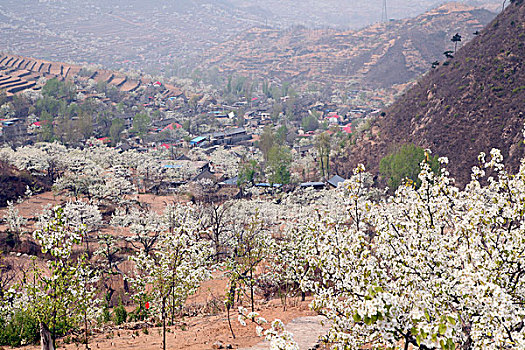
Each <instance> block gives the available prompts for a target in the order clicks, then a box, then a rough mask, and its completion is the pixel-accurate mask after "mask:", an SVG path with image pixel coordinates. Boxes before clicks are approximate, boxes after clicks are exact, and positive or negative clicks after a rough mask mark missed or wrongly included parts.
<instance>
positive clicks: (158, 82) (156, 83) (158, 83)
mask: <svg viewBox="0 0 525 350" xmlns="http://www.w3.org/2000/svg"><path fill="white" fill-rule="evenodd" d="M153 85H162V83H161V82H160V81H156V82H154V83H153Z"/></svg>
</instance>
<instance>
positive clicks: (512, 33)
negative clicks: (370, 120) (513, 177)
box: [346, 1, 525, 184]
mask: <svg viewBox="0 0 525 350" xmlns="http://www.w3.org/2000/svg"><path fill="white" fill-rule="evenodd" d="M524 57H525V3H524V2H523V1H515V2H514V3H513V4H511V5H510V6H509V7H508V8H507V9H506V10H505V11H504V12H503V13H502V14H500V15H498V17H497V18H496V19H495V20H494V21H492V22H491V23H490V24H489V25H488V26H487V27H486V28H485V29H484V30H483V31H481V34H480V35H479V36H478V37H476V38H475V39H473V40H472V41H471V42H470V43H469V44H467V45H465V46H464V47H463V48H462V49H461V50H459V51H458V52H457V54H456V56H455V58H454V59H452V60H451V61H450V62H449V64H448V65H446V66H443V65H441V66H440V67H439V68H438V69H435V70H432V71H431V72H430V73H429V74H427V75H426V76H425V77H423V78H422V79H421V80H420V81H419V82H418V83H417V85H416V86H414V87H413V88H411V89H410V90H409V91H407V92H406V93H405V94H404V95H403V96H402V97H401V98H400V99H399V100H398V101H397V102H396V103H395V104H393V105H392V106H391V107H390V108H388V109H387V110H385V113H386V114H385V115H384V116H383V117H381V118H380V119H378V120H377V121H376V125H375V126H373V127H372V129H371V131H372V133H371V136H370V137H367V138H365V139H364V140H362V141H360V142H359V143H358V144H357V145H356V146H355V147H354V148H353V149H352V152H351V155H350V156H349V159H347V161H348V162H347V163H346V165H347V170H349V169H350V168H352V167H353V166H355V164H357V163H358V162H364V163H365V164H366V165H367V168H368V169H370V170H371V171H372V172H377V170H378V164H379V161H380V159H381V157H383V156H384V155H386V154H387V153H388V152H389V151H390V150H392V149H393V147H395V146H396V145H399V144H403V143H408V142H411V143H415V144H417V145H420V146H422V147H428V148H430V149H432V151H433V152H434V153H437V154H438V155H440V156H447V157H448V158H449V160H450V165H449V170H450V172H451V174H452V175H453V176H454V177H456V179H457V181H458V183H459V184H465V183H466V182H467V181H468V180H469V179H470V168H471V167H472V166H473V165H475V163H476V159H477V155H478V154H479V152H482V151H483V152H485V153H488V152H489V151H490V150H491V148H493V147H496V148H499V149H500V150H501V151H502V154H503V156H504V157H505V163H506V165H507V166H508V167H509V169H511V170H516V169H517V167H518V166H519V161H520V158H521V157H523V154H524V149H523V142H522V140H523V136H522V129H523V124H524V121H525V118H524V113H525V71H524V70H523V60H524Z"/></svg>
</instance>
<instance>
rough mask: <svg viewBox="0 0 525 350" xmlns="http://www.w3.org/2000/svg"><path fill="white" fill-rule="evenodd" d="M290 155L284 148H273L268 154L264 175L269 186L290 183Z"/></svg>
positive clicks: (286, 148)
mask: <svg viewBox="0 0 525 350" xmlns="http://www.w3.org/2000/svg"><path fill="white" fill-rule="evenodd" d="M291 162H292V154H291V152H290V149H289V148H288V147H286V146H279V145H275V146H273V147H272V148H271V149H270V150H269V152H268V161H267V162H266V174H267V178H268V182H270V184H283V185H284V184H288V183H290V164H291Z"/></svg>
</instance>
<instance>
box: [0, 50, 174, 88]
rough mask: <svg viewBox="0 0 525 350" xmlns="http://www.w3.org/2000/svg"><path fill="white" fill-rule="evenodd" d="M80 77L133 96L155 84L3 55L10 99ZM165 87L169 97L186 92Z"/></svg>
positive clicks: (2, 74)
mask: <svg viewBox="0 0 525 350" xmlns="http://www.w3.org/2000/svg"><path fill="white" fill-rule="evenodd" d="M80 76H82V77H83V78H84V79H93V80H95V81H96V82H105V83H107V84H109V85H111V86H114V87H116V88H117V89H118V90H120V91H122V92H133V91H136V90H137V89H139V88H140V87H141V86H144V85H146V84H148V83H151V82H150V81H146V80H139V79H135V80H133V79H129V78H128V77H127V76H125V75H124V74H122V73H119V72H114V71H110V70H104V69H97V70H90V71H87V70H86V71H83V70H82V67H81V66H78V65H73V64H68V63H62V62H51V61H46V60H39V59H35V58H30V57H22V56H16V55H7V54H2V53H0V90H4V91H5V92H6V93H7V94H8V95H13V94H16V93H18V92H20V91H24V90H28V89H34V90H37V89H39V88H40V86H39V85H38V84H37V82H38V80H39V79H40V78H47V79H51V78H58V79H60V80H64V79H70V80H71V79H74V78H78V77H80ZM164 86H165V88H166V90H165V97H170V96H179V95H181V94H182V91H180V89H178V88H176V87H174V86H171V85H164Z"/></svg>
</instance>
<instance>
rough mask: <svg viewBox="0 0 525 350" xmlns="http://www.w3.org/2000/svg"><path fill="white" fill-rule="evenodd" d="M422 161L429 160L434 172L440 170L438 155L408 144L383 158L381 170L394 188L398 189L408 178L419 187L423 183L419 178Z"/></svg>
mask: <svg viewBox="0 0 525 350" xmlns="http://www.w3.org/2000/svg"><path fill="white" fill-rule="evenodd" d="M422 161H425V162H427V163H428V164H429V165H430V168H431V169H432V170H433V171H434V172H437V171H438V170H439V162H438V156H432V155H431V154H430V153H428V152H426V151H425V150H424V149H423V148H421V147H417V146H415V145H413V144H406V145H403V146H401V147H400V148H399V149H398V150H397V151H395V152H393V153H391V154H389V155H388V156H386V157H384V158H383V159H381V162H380V163H379V171H380V173H381V175H382V176H383V177H384V179H385V180H386V182H387V185H388V187H389V188H390V189H392V190H396V189H397V188H398V187H399V186H400V185H401V184H402V183H403V182H404V181H406V180H409V181H412V182H413V183H415V184H416V186H417V187H419V185H421V180H420V179H419V178H418V175H419V171H420V167H419V165H420V164H421V162H422Z"/></svg>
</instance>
